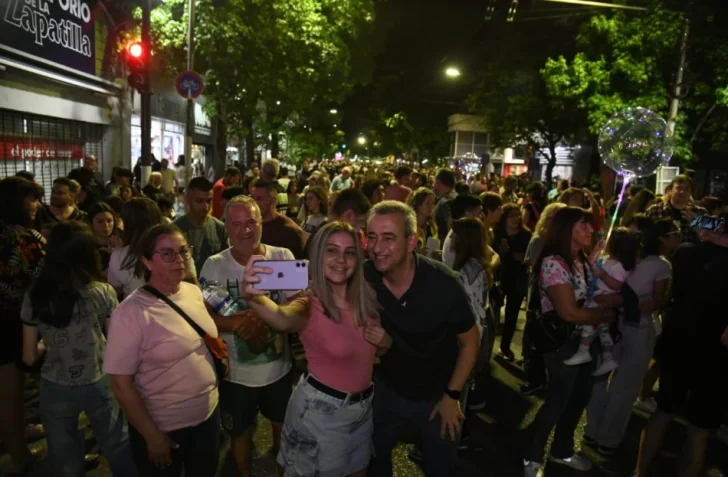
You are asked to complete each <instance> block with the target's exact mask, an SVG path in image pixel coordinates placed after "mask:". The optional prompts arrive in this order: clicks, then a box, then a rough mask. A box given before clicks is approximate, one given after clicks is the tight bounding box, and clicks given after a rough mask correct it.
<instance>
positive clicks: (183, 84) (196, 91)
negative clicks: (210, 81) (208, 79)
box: [174, 71, 205, 99]
mask: <svg viewBox="0 0 728 477" xmlns="http://www.w3.org/2000/svg"><path fill="white" fill-rule="evenodd" d="M174 87H175V88H176V89H177V93H178V94H179V95H180V96H182V97H183V98H185V99H195V98H197V97H199V96H200V95H201V94H202V90H203V89H204V88H205V83H204V82H203V81H202V76H200V75H199V74H197V73H195V72H194V71H185V72H183V73H180V74H178V75H177V79H176V80H175V82H174Z"/></svg>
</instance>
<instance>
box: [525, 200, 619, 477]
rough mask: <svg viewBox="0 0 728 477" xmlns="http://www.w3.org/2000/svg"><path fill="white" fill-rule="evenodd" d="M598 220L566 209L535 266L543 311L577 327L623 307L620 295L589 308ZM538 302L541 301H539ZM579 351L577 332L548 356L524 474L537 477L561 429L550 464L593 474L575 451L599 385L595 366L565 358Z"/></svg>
mask: <svg viewBox="0 0 728 477" xmlns="http://www.w3.org/2000/svg"><path fill="white" fill-rule="evenodd" d="M592 223H593V216H592V214H590V213H589V212H587V211H586V210H584V209H581V208H579V207H565V208H563V209H561V210H559V211H558V212H556V214H555V215H554V218H553V220H552V222H551V226H550V227H549V230H547V231H546V236H545V240H544V246H543V250H542V251H541V255H540V257H539V258H538V259H537V260H536V264H535V265H534V268H533V270H534V274H535V275H536V277H538V278H537V279H538V289H539V294H540V307H541V312H543V313H548V312H555V313H556V314H557V315H558V318H555V319H560V320H563V321H565V322H568V323H573V324H591V325H598V324H600V323H610V322H611V321H612V320H613V319H614V317H615V314H614V311H613V308H615V307H617V306H619V305H621V299H619V298H618V297H615V296H614V295H601V296H599V297H598V300H599V303H600V305H601V307H600V308H586V307H585V306H584V303H583V302H584V301H585V300H586V299H587V298H588V288H589V283H590V280H591V278H592V274H591V271H590V268H589V263H588V259H587V256H586V252H585V251H586V250H587V249H588V248H589V247H590V246H591V244H592V235H593V233H594V228H593V226H592ZM533 299H536V298H533ZM578 347H579V335H578V334H572V335H571V337H570V338H568V339H567V340H566V341H565V342H564V343H562V344H561V345H560V346H559V348H558V349H557V350H556V351H554V352H549V353H545V354H544V360H545V362H546V368H547V369H548V371H549V386H548V391H547V393H546V398H545V400H544V403H543V405H542V406H541V408H540V409H539V410H538V414H536V417H535V418H534V420H533V422H532V423H531V425H530V426H529V428H528V433H529V435H530V436H529V437H530V439H529V441H528V446H527V448H526V453H525V455H524V461H523V465H524V474H525V476H526V477H536V476H537V475H538V473H539V468H540V467H541V463H542V462H543V458H544V451H545V447H546V442H547V441H548V438H549V435H550V434H551V431H552V430H553V429H554V426H555V427H556V431H555V434H554V441H553V444H552V445H551V451H550V456H549V458H548V460H549V461H551V462H554V463H557V464H561V465H564V466H567V467H571V468H573V469H576V470H582V471H587V470H590V469H591V468H592V463H591V461H589V459H587V458H586V457H584V456H582V455H581V454H578V453H576V452H575V450H574V431H575V430H576V426H577V424H578V423H579V420H580V419H581V415H582V413H583V412H584V408H585V407H586V405H587V403H588V402H589V396H590V394H591V387H592V382H593V376H592V372H593V371H594V369H593V368H594V366H593V362H590V363H585V364H581V365H579V366H568V365H566V364H564V362H563V361H564V360H565V359H566V358H568V357H570V356H571V355H573V354H574V352H575V351H576V349H577V348H578Z"/></svg>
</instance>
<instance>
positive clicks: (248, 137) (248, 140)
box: [245, 118, 255, 168]
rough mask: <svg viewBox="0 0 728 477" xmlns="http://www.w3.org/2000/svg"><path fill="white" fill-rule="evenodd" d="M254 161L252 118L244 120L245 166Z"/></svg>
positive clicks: (253, 127)
mask: <svg viewBox="0 0 728 477" xmlns="http://www.w3.org/2000/svg"><path fill="white" fill-rule="evenodd" d="M253 161H255V126H254V125H253V119H252V118H250V119H248V120H246V122H245V166H246V167H248V168H249V167H250V166H251V165H252V164H253Z"/></svg>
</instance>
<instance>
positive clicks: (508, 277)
mask: <svg viewBox="0 0 728 477" xmlns="http://www.w3.org/2000/svg"><path fill="white" fill-rule="evenodd" d="M503 239H506V240H507V241H508V247H509V249H510V250H509V251H508V252H506V253H500V252H499V248H500V245H501V240H503ZM530 241H531V232H528V231H526V230H521V231H520V232H519V233H518V234H516V235H510V236H509V235H507V234H506V233H505V232H503V231H502V230H498V229H496V230H495V233H494V234H493V249H494V250H495V251H496V253H498V254H499V255H500V259H501V266H500V269H499V270H498V274H499V279H500V281H501V284H502V285H503V287H508V288H512V289H513V291H514V293H515V292H518V293H521V294H522V295H524V296H525V295H526V293H527V291H528V283H527V282H528V267H527V266H526V264H525V263H522V262H519V261H517V260H515V259H514V258H513V254H521V255H523V256H524V257H525V254H526V249H528V242H530Z"/></svg>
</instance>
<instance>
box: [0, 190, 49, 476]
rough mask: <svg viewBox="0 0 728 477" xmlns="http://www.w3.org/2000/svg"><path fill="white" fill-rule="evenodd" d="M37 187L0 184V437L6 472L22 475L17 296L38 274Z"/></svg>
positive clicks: (29, 459)
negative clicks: (7, 458) (6, 457)
mask: <svg viewBox="0 0 728 477" xmlns="http://www.w3.org/2000/svg"><path fill="white" fill-rule="evenodd" d="M42 198H43V188H42V187H41V186H40V185H38V184H36V183H35V182H31V181H29V180H27V179H23V178H22V177H7V178H5V179H3V180H1V181H0V204H2V207H0V438H1V439H2V441H3V442H5V445H6V446H7V447H8V453H9V454H10V469H9V471H10V473H23V472H26V471H28V470H29V469H30V466H31V465H32V463H33V460H34V459H35V457H36V456H35V455H32V454H31V452H30V450H29V449H28V446H27V445H26V444H25V436H24V428H25V418H24V416H25V411H24V409H23V383H24V381H25V374H24V373H23V371H22V369H23V362H22V354H23V338H22V335H23V326H22V323H21V321H20V309H21V305H22V303H23V296H24V295H25V292H26V290H27V289H28V287H30V284H31V283H32V281H33V279H35V277H37V276H38V273H40V270H41V268H42V266H43V258H44V256H45V240H44V239H43V237H42V236H41V235H40V234H39V233H38V232H36V231H35V230H33V229H32V228H31V227H32V224H33V221H34V220H35V215H36V213H37V212H38V209H40V207H41V204H40V200H41V199H42Z"/></svg>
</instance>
